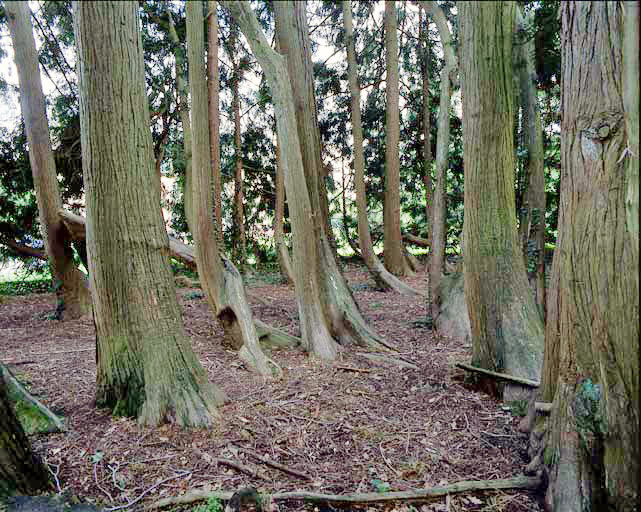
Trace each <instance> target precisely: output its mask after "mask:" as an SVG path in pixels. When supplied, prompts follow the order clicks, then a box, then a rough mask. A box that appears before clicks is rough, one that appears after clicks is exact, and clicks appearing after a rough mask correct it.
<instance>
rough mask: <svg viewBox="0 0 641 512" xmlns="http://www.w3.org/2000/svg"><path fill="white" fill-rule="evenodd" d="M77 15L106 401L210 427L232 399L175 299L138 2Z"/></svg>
mask: <svg viewBox="0 0 641 512" xmlns="http://www.w3.org/2000/svg"><path fill="white" fill-rule="evenodd" d="M73 17H74V34H75V39H76V43H77V45H78V62H79V90H80V123H81V128H82V129H81V133H82V164H83V169H84V179H85V187H86V188H85V192H86V195H87V251H88V255H89V277H90V279H91V292H92V296H93V301H94V320H95V325H96V345H97V365H98V371H97V383H96V388H97V390H96V403H97V404H98V405H99V406H105V407H109V408H111V409H112V410H113V412H114V414H116V415H127V416H137V417H138V421H139V423H141V424H144V425H157V424H159V423H162V422H165V421H171V422H175V423H177V424H179V425H184V426H206V425H211V423H212V421H213V419H214V418H215V417H217V415H218V413H217V411H216V405H217V404H220V403H222V402H223V399H224V394H223V393H222V391H220V390H218V389H217V388H215V387H214V386H213V385H212V384H211V383H210V382H209V381H208V380H207V374H206V373H205V371H204V369H203V368H202V366H201V365H200V363H199V362H198V359H197V358H196V355H195V354H194V352H193V350H192V348H191V345H190V342H189V338H188V337H187V335H186V333H185V330H184V327H183V323H182V320H181V317H180V309H179V307H178V302H177V300H176V293H175V289H174V284H173V280H172V276H171V272H170V268H169V240H168V238H167V233H166V231H165V226H164V224H163V221H162V214H161V211H160V204H159V201H158V198H159V195H160V190H159V183H158V180H157V179H156V178H155V175H154V172H155V170H154V167H153V152H152V142H151V134H150V132H149V110H148V104H147V96H146V92H145V82H144V63H143V52H142V41H141V35H140V32H139V25H138V4H137V2H76V3H74V13H73ZM203 110H204V109H203ZM123 120H126V122H124V121H123ZM150 183H154V184H155V186H154V187H151V186H150V185H149V184H150ZM125 209H126V211H127V215H122V212H123V210H125ZM123 269H127V271H126V272H123Z"/></svg>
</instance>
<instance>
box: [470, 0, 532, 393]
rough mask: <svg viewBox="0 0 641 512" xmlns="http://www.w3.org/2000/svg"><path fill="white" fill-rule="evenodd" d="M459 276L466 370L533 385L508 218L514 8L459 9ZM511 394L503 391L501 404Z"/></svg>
mask: <svg viewBox="0 0 641 512" xmlns="http://www.w3.org/2000/svg"><path fill="white" fill-rule="evenodd" d="M459 20H460V35H461V84H462V87H461V94H462V99H463V154H464V165H465V220H464V226H465V228H464V239H465V251H464V276H465V299H466V302H467V308H468V312H469V316H470V325H471V328H472V346H473V349H472V352H473V355H472V364H474V365H475V366H479V367H482V368H486V369H488V370H494V371H498V372H501V373H507V374H510V375H513V376H515V377H524V378H528V379H530V380H536V381H538V380H540V375H541V365H542V362H543V324H542V321H541V317H540V316H539V314H538V312H537V310H536V306H535V304H534V299H533V297H532V294H531V292H530V287H529V284H528V282H527V277H526V273H525V265H524V263H523V254H522V252H521V248H520V245H519V243H518V238H517V231H516V216H515V213H514V149H513V144H514V140H513V123H514V116H513V109H514V105H513V101H514V95H513V93H512V91H513V73H512V38H513V32H514V31H513V27H514V3H511V2H462V3H461V4H460V18H459ZM517 391H518V390H516V389H512V386H509V385H508V386H507V387H506V389H505V392H504V398H505V399H506V400H510V399H514V398H515V397H516V393H517Z"/></svg>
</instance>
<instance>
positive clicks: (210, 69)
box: [207, 0, 223, 243]
mask: <svg viewBox="0 0 641 512" xmlns="http://www.w3.org/2000/svg"><path fill="white" fill-rule="evenodd" d="M207 78H208V80H207V89H208V97H207V99H208V102H209V103H208V106H209V151H210V154H211V156H210V158H211V174H212V177H213V180H214V220H215V221H216V235H217V241H218V242H220V243H222V241H223V211H222V201H223V186H222V176H221V171H220V114H219V112H218V108H219V100H218V97H219V91H220V83H219V81H220V71H219V69H218V14H217V12H216V1H215V0H209V13H208V15H207Z"/></svg>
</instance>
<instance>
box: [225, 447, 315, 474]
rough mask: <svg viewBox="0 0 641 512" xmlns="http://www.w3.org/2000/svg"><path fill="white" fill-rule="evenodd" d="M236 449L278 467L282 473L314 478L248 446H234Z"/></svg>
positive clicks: (268, 464)
mask: <svg viewBox="0 0 641 512" xmlns="http://www.w3.org/2000/svg"><path fill="white" fill-rule="evenodd" d="M236 448H237V449H238V450H240V451H241V452H244V453H247V454H249V455H251V456H252V457H254V458H256V459H258V460H259V461H260V462H262V463H263V464H265V465H267V466H271V467H273V468H276V469H280V470H281V471H282V472H284V473H289V474H290V475H293V476H297V477H299V478H303V479H305V480H313V479H314V478H313V477H312V476H310V475H308V474H307V473H303V472H302V471H298V470H296V469H292V468H290V467H288V466H285V465H284V464H280V463H279V462H275V461H273V460H270V459H269V458H268V457H267V455H260V454H259V453H257V452H255V451H253V450H249V449H248V448H241V447H239V446H237V447H236Z"/></svg>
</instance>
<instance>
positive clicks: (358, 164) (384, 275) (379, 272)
mask: <svg viewBox="0 0 641 512" xmlns="http://www.w3.org/2000/svg"><path fill="white" fill-rule="evenodd" d="M341 5H342V8H343V24H344V26H345V45H346V46H347V78H348V80H349V92H350V102H351V117H352V132H353V135H354V186H355V188H356V206H357V214H358V242H359V246H360V249H361V256H362V257H363V261H364V262H365V265H367V268H368V270H369V272H370V275H371V276H372V278H373V279H374V281H376V283H377V285H378V286H379V287H382V288H384V289H386V288H391V289H393V290H394V291H396V292H398V293H404V294H413V295H421V294H420V293H419V292H418V291H417V290H414V289H413V288H411V287H410V286H408V285H406V284H405V283H404V282H403V281H401V280H400V279H398V278H397V277H396V276H394V275H393V274H391V273H390V272H388V271H387V269H386V268H385V266H384V265H383V263H382V262H381V260H379V259H378V256H376V253H375V252H374V246H373V244H372V236H371V234H370V231H369V224H368V221H367V196H366V193H365V157H364V155H363V127H362V124H361V91H360V87H359V85H358V66H357V64H356V48H355V46H354V28H353V23H352V9H351V7H350V2H349V0H343V2H342V4H341ZM343 193H344V192H343Z"/></svg>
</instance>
